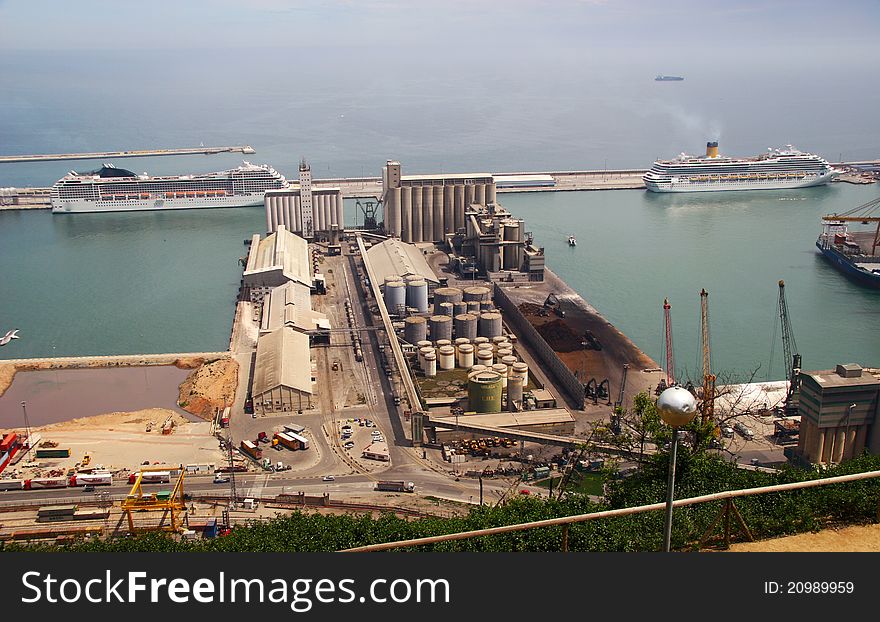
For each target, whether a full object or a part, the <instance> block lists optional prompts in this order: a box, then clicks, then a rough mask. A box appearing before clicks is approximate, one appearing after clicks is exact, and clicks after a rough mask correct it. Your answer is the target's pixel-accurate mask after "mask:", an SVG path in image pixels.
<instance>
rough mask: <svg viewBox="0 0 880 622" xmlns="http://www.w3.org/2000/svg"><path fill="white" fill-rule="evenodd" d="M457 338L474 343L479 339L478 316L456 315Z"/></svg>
mask: <svg viewBox="0 0 880 622" xmlns="http://www.w3.org/2000/svg"><path fill="white" fill-rule="evenodd" d="M454 324H455V336H456V337H464V338H466V339H469V340H471V341H473V340H474V339H476V337H477V316H476V315H471V314H470V313H463V314H461V315H456V316H455V318H454Z"/></svg>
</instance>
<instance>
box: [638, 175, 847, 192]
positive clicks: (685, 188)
mask: <svg viewBox="0 0 880 622" xmlns="http://www.w3.org/2000/svg"><path fill="white" fill-rule="evenodd" d="M833 177H834V176H833V175H831V174H828V175H820V176H811V177H809V178H806V179H804V178H798V179H792V180H776V179H768V180H760V179H758V180H755V179H750V180H743V181H739V180H737V181H706V182H699V181H698V182H691V181H687V180H681V181H675V180H673V181H671V182H654V181H650V180H648V179H645V187H646V188H647V189H648V190H650V191H651V192H718V191H721V190H786V189H791V188H809V187H811V186H822V185H825V184H827V183H829V182H830V181H831V180H832V179H833Z"/></svg>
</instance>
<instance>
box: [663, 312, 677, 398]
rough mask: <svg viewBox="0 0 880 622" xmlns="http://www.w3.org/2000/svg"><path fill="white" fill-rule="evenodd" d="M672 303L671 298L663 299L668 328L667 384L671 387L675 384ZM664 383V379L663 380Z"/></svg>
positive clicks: (664, 315)
mask: <svg viewBox="0 0 880 622" xmlns="http://www.w3.org/2000/svg"><path fill="white" fill-rule="evenodd" d="M671 309H672V305H670V304H669V299H668V298H664V299H663V323H664V327H665V330H666V341H665V344H666V347H665V354H666V386H667V387H671V386H673V385H674V384H675V356H674V354H673V350H672V314H671ZM661 383H662V380H661Z"/></svg>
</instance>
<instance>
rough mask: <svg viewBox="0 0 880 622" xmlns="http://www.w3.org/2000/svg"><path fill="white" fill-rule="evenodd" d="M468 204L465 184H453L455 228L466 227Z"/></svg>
mask: <svg viewBox="0 0 880 622" xmlns="http://www.w3.org/2000/svg"><path fill="white" fill-rule="evenodd" d="M466 207H467V205H466V204H465V202H464V186H463V185H461V184H455V186H453V201H452V212H453V216H454V219H453V224H454V227H455V230H456V231H458V230H459V229H464V228H465V224H464V210H465V208H466Z"/></svg>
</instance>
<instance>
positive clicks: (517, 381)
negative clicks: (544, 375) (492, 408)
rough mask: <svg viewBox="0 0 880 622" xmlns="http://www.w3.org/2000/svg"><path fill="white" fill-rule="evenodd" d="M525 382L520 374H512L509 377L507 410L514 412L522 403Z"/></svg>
mask: <svg viewBox="0 0 880 622" xmlns="http://www.w3.org/2000/svg"><path fill="white" fill-rule="evenodd" d="M522 399H523V382H522V378H521V377H519V376H510V377H509V378H508V379H507V410H509V411H510V412H513V411H515V410H516V409H517V407H518V406H520V405H521V404H522Z"/></svg>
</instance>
